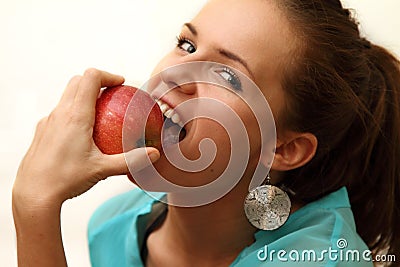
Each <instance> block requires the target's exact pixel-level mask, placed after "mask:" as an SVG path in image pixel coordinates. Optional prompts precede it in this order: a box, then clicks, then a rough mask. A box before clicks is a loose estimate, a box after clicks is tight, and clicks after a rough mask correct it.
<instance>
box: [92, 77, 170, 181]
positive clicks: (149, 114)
mask: <svg viewBox="0 0 400 267" xmlns="http://www.w3.org/2000/svg"><path fill="white" fill-rule="evenodd" d="M163 122H164V119H163V115H162V112H161V110H160V108H159V106H158V105H157V104H156V103H155V101H154V100H153V99H152V98H151V96H150V95H149V94H148V93H147V92H145V91H143V90H139V89H137V88H135V87H132V86H127V85H120V86H115V87H110V88H107V89H105V90H104V91H103V92H102V94H101V95H100V97H99V98H98V99H97V103H96V120H95V124H94V128H93V139H94V142H95V144H96V145H97V146H98V148H99V149H100V150H101V151H102V152H103V153H105V154H118V153H122V152H124V150H125V152H126V151H129V150H131V149H133V148H137V147H142V146H153V147H156V148H158V149H161V129H162V125H163ZM128 177H129V178H130V179H132V177H131V176H130V175H129V174H128Z"/></svg>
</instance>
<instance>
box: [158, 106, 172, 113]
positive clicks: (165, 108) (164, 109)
mask: <svg viewBox="0 0 400 267" xmlns="http://www.w3.org/2000/svg"><path fill="white" fill-rule="evenodd" d="M169 108H170V107H169V106H168V105H167V104H161V105H160V109H161V112H162V113H165V111H167V109H169Z"/></svg>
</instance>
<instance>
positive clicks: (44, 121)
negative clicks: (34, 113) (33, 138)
mask: <svg viewBox="0 0 400 267" xmlns="http://www.w3.org/2000/svg"><path fill="white" fill-rule="evenodd" d="M47 120H48V117H47V116H46V117H43V118H41V119H40V120H39V121H38V123H37V124H36V129H37V130H40V129H42V128H43V127H45V125H46V124H47Z"/></svg>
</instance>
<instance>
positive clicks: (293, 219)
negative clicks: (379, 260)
mask: <svg viewBox="0 0 400 267" xmlns="http://www.w3.org/2000/svg"><path fill="white" fill-rule="evenodd" d="M255 239H256V242H255V243H253V245H252V246H250V247H248V248H246V249H245V250H244V251H243V252H242V254H241V255H240V258H241V259H240V260H238V261H237V263H238V264H237V265H233V266H238V267H239V266H249V265H248V264H252V265H251V266H276V267H278V266H283V265H284V266H292V265H293V266H294V265H296V266H299V264H300V265H302V264H304V265H307V266H332V267H341V266H349V265H351V266H373V265H372V263H371V262H368V252H369V250H368V247H367V246H366V245H365V243H364V242H363V240H362V239H361V237H360V236H359V235H358V234H357V231H356V227H355V223H354V217H353V214H352V211H351V207H350V204H349V200H348V196H347V191H346V189H345V188H342V189H340V190H338V191H336V192H333V193H331V194H329V195H327V196H326V197H324V198H321V199H319V200H317V201H314V202H312V203H310V204H308V205H306V206H304V207H303V208H301V209H300V210H298V211H296V212H294V213H293V214H291V215H290V217H289V219H288V221H287V222H286V223H285V224H284V225H283V226H282V227H281V228H279V229H277V230H274V231H258V232H257V233H256V234H255ZM365 259H367V260H365ZM242 262H243V263H242Z"/></svg>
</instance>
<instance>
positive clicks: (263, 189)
mask: <svg viewBox="0 0 400 267" xmlns="http://www.w3.org/2000/svg"><path fill="white" fill-rule="evenodd" d="M290 207H291V202H290V198H289V196H288V195H287V193H286V192H285V191H283V190H282V189H280V188H278V187H276V186H274V185H271V178H270V176H269V174H268V176H267V180H266V183H265V184H264V185H260V186H258V187H256V188H255V189H253V190H251V191H250V192H249V194H248V195H247V197H246V199H245V201H244V211H245V213H246V216H247V219H248V220H249V222H250V223H251V224H252V225H254V226H255V227H257V228H258V229H261V230H275V229H277V228H279V227H281V226H282V225H283V224H284V223H285V222H286V220H287V219H288V217H289V214H290Z"/></svg>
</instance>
